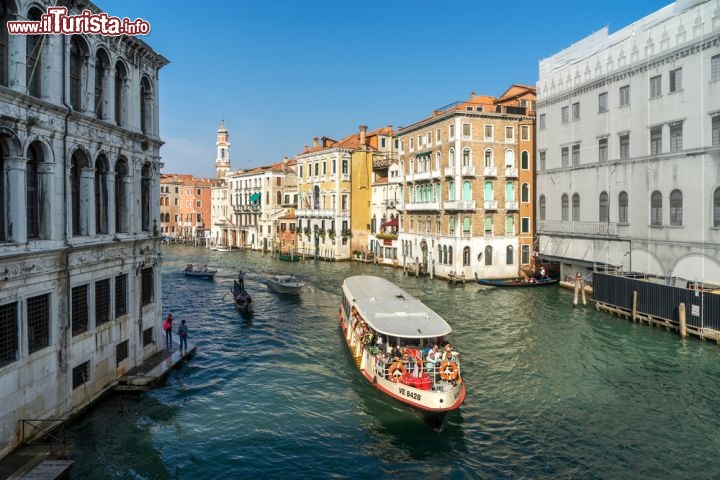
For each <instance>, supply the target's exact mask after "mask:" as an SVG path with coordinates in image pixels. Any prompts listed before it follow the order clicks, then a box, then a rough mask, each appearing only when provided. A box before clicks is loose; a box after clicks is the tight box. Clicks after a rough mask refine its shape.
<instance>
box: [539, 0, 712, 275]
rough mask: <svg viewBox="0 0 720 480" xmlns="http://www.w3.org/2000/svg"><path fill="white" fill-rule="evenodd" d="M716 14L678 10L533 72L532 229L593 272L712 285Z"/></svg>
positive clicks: (544, 245)
mask: <svg viewBox="0 0 720 480" xmlns="http://www.w3.org/2000/svg"><path fill="white" fill-rule="evenodd" d="M719 35H720V14H718V13H717V2H713V1H682V2H681V1H678V2H675V3H674V4H671V5H669V6H667V7H665V8H663V9H661V10H659V11H657V12H655V13H653V14H651V15H649V16H648V17H645V18H643V19H641V20H639V21H638V22H636V23H634V24H632V25H630V26H628V27H626V28H624V29H622V30H620V31H618V32H616V33H613V34H612V35H608V32H607V29H603V30H601V31H599V32H597V33H595V34H593V35H591V36H589V37H587V38H585V39H583V40H581V41H580V42H578V43H577V44H575V45H572V46H571V47H569V48H567V49H565V50H563V51H561V52H559V53H557V54H556V55H553V56H552V57H550V58H548V59H545V60H543V61H542V62H541V63H540V80H539V85H538V132H537V149H538V156H537V158H538V161H537V197H536V199H537V202H538V204H537V211H538V213H539V215H538V222H537V231H538V236H539V248H540V253H541V255H542V256H543V257H544V258H547V259H551V260H557V261H559V262H560V263H561V265H562V270H563V272H562V273H563V274H566V275H573V274H574V272H575V271H578V270H581V269H583V268H590V267H593V266H598V265H601V266H610V267H620V268H622V269H624V270H632V271H636V272H643V273H648V274H655V275H663V276H678V277H682V278H685V279H688V280H693V281H705V282H712V283H720V116H719V115H720V36H719Z"/></svg>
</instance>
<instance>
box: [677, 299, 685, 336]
mask: <svg viewBox="0 0 720 480" xmlns="http://www.w3.org/2000/svg"><path fill="white" fill-rule="evenodd" d="M678 310H679V313H680V338H686V337H687V318H686V317H685V304H684V303H681V304H680V307H679V309H678Z"/></svg>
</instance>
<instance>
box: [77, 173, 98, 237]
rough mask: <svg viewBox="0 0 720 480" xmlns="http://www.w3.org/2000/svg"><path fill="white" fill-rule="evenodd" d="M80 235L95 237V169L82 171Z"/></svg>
mask: <svg viewBox="0 0 720 480" xmlns="http://www.w3.org/2000/svg"><path fill="white" fill-rule="evenodd" d="M80 235H91V236H92V235H95V169H94V168H92V167H85V168H83V169H81V170H80Z"/></svg>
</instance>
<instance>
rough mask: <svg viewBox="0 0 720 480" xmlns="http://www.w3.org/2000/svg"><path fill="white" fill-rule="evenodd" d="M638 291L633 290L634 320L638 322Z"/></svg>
mask: <svg viewBox="0 0 720 480" xmlns="http://www.w3.org/2000/svg"><path fill="white" fill-rule="evenodd" d="M637 298H638V295H637V290H633V304H632V319H633V322H634V321H635V320H637Z"/></svg>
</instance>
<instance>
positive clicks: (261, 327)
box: [69, 246, 720, 479]
mask: <svg viewBox="0 0 720 480" xmlns="http://www.w3.org/2000/svg"><path fill="white" fill-rule="evenodd" d="M164 248H165V249H164V256H165V261H164V264H163V310H164V311H165V312H168V311H172V312H173V314H174V316H175V318H176V319H178V320H181V319H185V320H186V321H187V322H188V324H189V326H190V336H191V338H192V341H193V342H194V343H196V344H197V345H198V352H197V354H196V355H195V357H193V359H192V360H191V361H190V362H188V363H187V364H185V365H184V366H183V367H182V368H181V369H179V370H177V371H173V372H172V373H171V374H170V376H169V377H168V380H167V383H166V385H165V386H164V387H163V388H161V389H158V390H155V391H152V392H149V393H147V394H144V395H142V396H138V397H127V396H118V397H111V398H109V399H108V400H106V401H104V402H102V403H101V404H100V405H98V406H97V407H95V408H94V409H93V410H91V411H90V412H89V414H88V415H87V416H86V418H85V419H84V420H82V421H81V422H79V423H78V424H76V425H75V426H73V427H72V428H71V429H70V431H69V437H70V441H71V442H72V445H73V447H74V454H73V456H74V458H75V459H76V460H77V463H76V465H75V468H74V471H73V478H92V479H96V478H100V479H103V478H107V479H121V478H192V479H196V478H208V479H210V478H213V479H214V478H238V477H240V476H243V475H246V474H262V475H263V476H267V477H271V478H273V477H280V476H283V477H289V478H326V477H331V476H335V477H341V478H370V477H372V478H389V477H393V478H443V479H445V478H458V479H460V478H517V477H521V478H558V477H560V478H629V477H633V478H635V477H644V478H680V477H682V478H712V477H716V476H717V474H718V473H720V472H718V470H719V469H718V468H717V467H715V464H714V460H713V459H714V456H715V455H716V453H717V452H718V451H720V437H718V436H717V435H715V433H714V432H715V431H717V429H718V427H720V425H719V423H720V421H719V420H718V418H720V415H719V414H720V411H719V410H720V402H717V400H716V399H717V398H718V397H719V396H720V387H719V386H718V382H717V378H718V373H720V362H719V361H718V360H720V347H718V346H717V345H715V344H710V343H702V342H699V341H697V340H694V339H688V340H682V341H681V340H680V339H679V338H678V337H677V336H676V335H675V334H672V333H668V332H665V331H664V330H660V329H656V328H650V327H647V326H641V325H638V324H633V323H631V322H627V321H625V320H621V319H618V318H616V317H612V316H609V315H606V314H602V313H598V312H596V311H595V310H594V309H592V308H573V307H572V297H571V295H570V293H569V292H566V291H563V290H560V289H557V288H555V287H547V288H542V289H519V290H513V289H497V288H488V287H480V286H478V285H476V284H470V283H468V284H466V285H465V286H460V285H457V286H449V285H447V284H446V283H443V282H441V281H430V280H429V279H424V278H421V279H417V278H414V277H406V276H403V274H402V271H401V270H398V269H390V268H383V267H377V266H373V265H365V264H356V263H324V262H318V263H315V262H305V263H301V262H295V263H289V262H288V263H284V262H279V261H276V260H274V259H272V258H270V257H269V256H262V255H258V254H256V253H247V252H230V253H221V252H210V251H207V250H204V249H200V248H192V247H181V246H169V247H164ZM187 263H198V264H203V265H204V264H208V265H209V266H211V267H213V268H217V269H218V273H217V275H216V276H215V280H214V281H205V280H198V279H188V278H185V277H184V276H183V274H182V268H183V267H184V266H185V265H186V264H187ZM240 268H242V269H243V270H245V271H247V272H249V273H248V274H247V276H246V279H245V285H246V288H247V289H248V291H249V293H250V294H251V295H252V297H253V304H254V309H255V310H254V314H253V315H252V316H249V317H243V316H242V315H241V314H240V313H239V312H238V311H237V309H236V308H235V305H234V303H233V300H232V295H231V294H227V292H228V290H229V289H230V288H231V286H232V281H233V279H234V278H235V277H236V275H237V271H238V269H240ZM272 273H294V274H295V275H297V276H299V277H300V278H301V279H302V280H304V281H305V284H306V287H305V288H304V292H303V294H302V295H301V296H299V297H295V296H284V295H280V294H276V293H273V292H270V291H268V289H267V287H266V286H265V284H264V282H263V278H264V276H265V275H269V274H272ZM358 274H369V275H378V276H382V277H385V278H387V279H388V280H390V281H392V282H395V283H397V284H399V285H401V286H402V287H403V288H404V289H406V290H407V291H408V292H410V293H411V294H412V295H414V296H416V297H418V298H420V299H421V300H423V301H424V302H425V303H427V304H428V305H429V306H430V307H431V308H433V309H434V310H435V311H437V312H438V313H440V314H441V315H442V316H443V317H444V318H445V319H446V320H447V321H448V323H450V325H451V326H452V327H453V329H454V333H453V338H452V340H453V344H454V345H455V348H457V349H458V350H459V351H460V352H461V353H462V355H463V365H464V369H463V373H464V378H465V381H466V385H467V389H468V394H467V398H466V402H465V404H464V405H463V406H462V408H461V409H460V410H459V411H456V412H452V413H451V414H449V415H448V416H447V418H446V422H445V424H444V426H443V428H442V429H441V430H440V431H438V430H434V429H432V428H429V427H428V426H427V425H426V424H425V423H424V422H423V420H422V418H421V417H420V416H419V415H417V414H416V413H415V412H413V411H412V410H411V409H409V408H408V407H406V406H404V405H402V404H398V403H396V402H394V401H391V400H390V399H388V398H386V397H384V396H382V395H381V394H380V393H378V392H377V391H376V390H375V389H374V388H373V387H372V386H371V385H369V384H368V383H367V382H366V381H365V380H364V379H363V378H362V377H361V376H360V374H359V373H358V372H357V371H356V367H355V365H354V363H353V361H352V359H351V358H350V356H349V355H348V354H347V348H346V347H345V345H344V344H343V340H342V338H341V335H340V327H339V325H338V321H337V308H338V302H339V300H340V297H339V292H340V285H341V282H342V280H343V279H344V278H345V277H347V276H350V275H358ZM668 452H674V453H673V454H668Z"/></svg>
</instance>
